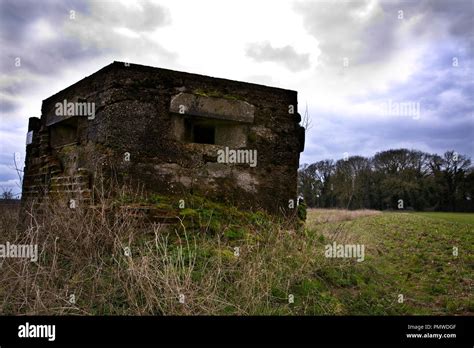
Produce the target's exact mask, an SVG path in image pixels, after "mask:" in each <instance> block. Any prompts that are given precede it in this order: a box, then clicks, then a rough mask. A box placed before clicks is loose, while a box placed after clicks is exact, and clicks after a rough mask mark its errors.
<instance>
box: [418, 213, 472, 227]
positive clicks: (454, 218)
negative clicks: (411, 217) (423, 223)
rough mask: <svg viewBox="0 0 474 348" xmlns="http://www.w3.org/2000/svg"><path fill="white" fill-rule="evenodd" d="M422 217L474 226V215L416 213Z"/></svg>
mask: <svg viewBox="0 0 474 348" xmlns="http://www.w3.org/2000/svg"><path fill="white" fill-rule="evenodd" d="M414 214H416V215H420V216H426V217H429V218H433V219H443V220H446V221H451V222H455V223H465V224H470V225H473V226H474V213H444V212H430V213H425V212H416V213H414Z"/></svg>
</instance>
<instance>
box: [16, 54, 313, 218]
mask: <svg viewBox="0 0 474 348" xmlns="http://www.w3.org/2000/svg"><path fill="white" fill-rule="evenodd" d="M64 100H67V101H68V102H87V103H94V104H95V117H94V118H93V119H90V118H88V117H84V116H76V117H72V118H69V119H68V120H67V121H65V119H66V118H67V117H64V116H56V115H55V109H56V103H58V102H59V103H61V102H63V101H64ZM291 111H293V113H291ZM35 122H36V123H35ZM299 122H300V117H299V114H298V113H297V94H296V92H294V91H289V90H283V89H278V88H271V87H266V86H260V85H255V84H249V83H243V82H237V81H231V80H225V79H216V78H212V77H208V76H201V75H195V74H189V73H182V72H176V71H171V70H165V69H157V68H152V67H145V66H139V65H133V64H131V65H130V66H128V67H127V66H125V64H123V63H117V62H116V63H113V64H111V65H109V66H107V67H105V68H103V69H102V70H100V71H98V72H97V73H95V74H93V75H91V76H89V77H87V78H85V79H83V80H81V81H79V82H78V83H76V84H74V85H72V86H70V87H68V88H66V89H65V90H63V91H61V92H59V93H58V94H55V95H54V96H52V97H50V98H48V99H46V100H45V101H44V102H43V106H42V116H41V125H38V122H37V121H33V123H35V130H34V134H35V136H34V141H33V143H32V144H31V145H28V146H27V159H26V173H25V178H26V176H28V178H30V179H28V180H25V185H24V192H25V193H26V195H25V197H27V196H28V191H29V190H30V186H31V182H32V181H29V180H33V179H32V178H33V176H34V175H38V174H40V173H43V172H45V173H48V175H49V176H50V177H68V178H71V180H76V181H80V182H81V183H85V182H88V183H89V184H88V185H89V187H88V189H89V190H90V188H91V185H92V184H93V178H94V173H95V172H96V171H97V169H98V166H106V167H108V168H109V169H110V168H113V170H114V172H115V173H116V174H117V175H118V178H119V180H120V179H125V178H127V179H128V180H130V179H131V180H132V181H134V182H137V183H138V182H140V183H141V184H143V185H145V187H146V189H147V190H149V191H151V192H157V193H167V194H173V195H177V196H179V195H183V194H185V193H189V192H192V193H199V194H201V195H206V196H208V197H210V198H214V199H218V200H225V201H228V202H231V203H233V204H236V205H239V206H242V207H244V208H248V209H258V208H263V209H266V210H268V211H272V212H276V211H279V209H280V208H287V207H288V200H289V199H296V180H297V168H298V164H299V163H298V162H299V153H300V151H301V150H302V148H303V145H304V143H303V142H304V133H303V132H302V130H301V127H300V126H299ZM30 124H31V122H30ZM66 125H67V127H66ZM68 127H69V128H68ZM71 127H73V128H72V129H74V127H75V129H76V141H75V142H74V143H73V144H67V143H68V141H69V140H70V138H71V134H74V131H73V130H71ZM40 134H41V135H42V137H43V138H40V136H39V135H40ZM209 137H212V138H213V139H214V140H213V144H202V143H196V142H193V138H194V140H196V139H198V138H199V139H201V138H203V139H207V138H209ZM41 139H42V140H43V142H41ZM226 147H228V148H229V149H231V150H238V149H249V150H256V151H257V164H256V166H255V167H251V166H249V164H245V163H241V164H228V163H218V150H224V149H225V148H226ZM39 148H42V149H43V150H42V152H41V151H40V152H41V153H40V152H38V153H35V151H38V149H39ZM126 153H128V154H129V161H128V154H126ZM48 156H49V157H48ZM53 163H55V164H53ZM40 168H43V169H42V170H43V172H41V171H40ZM53 172H54V173H53ZM78 173H80V178H79V179H77V178H76V179H74V178H75V176H77V175H78ZM84 173H88V176H89V178H90V180H89V181H87V180H85V179H84ZM41 175H44V173H43V174H41ZM61 180H63V181H64V180H66V179H59V180H58V179H53V181H55V182H56V183H57V181H61ZM44 181H45V183H44V184H45V185H46V186H48V185H49V186H50V187H49V189H50V190H51V185H52V182H51V179H49V182H48V179H45V180H44ZM81 185H82V186H78V187H80V189H81V190H82V191H83V192H85V193H87V191H86V188H85V186H84V185H83V184H81ZM87 196H88V194H86V197H87Z"/></svg>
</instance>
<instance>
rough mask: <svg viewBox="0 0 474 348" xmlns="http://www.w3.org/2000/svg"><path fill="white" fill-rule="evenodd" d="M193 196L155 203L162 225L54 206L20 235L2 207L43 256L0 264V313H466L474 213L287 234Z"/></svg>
mask: <svg viewBox="0 0 474 348" xmlns="http://www.w3.org/2000/svg"><path fill="white" fill-rule="evenodd" d="M193 199H194V200H190V201H189V204H188V203H187V208H186V209H183V210H178V209H177V208H172V207H171V205H170V202H169V201H167V200H166V199H165V198H162V197H155V198H154V204H157V205H158V206H159V207H160V209H168V210H169V212H170V214H171V213H174V214H176V213H177V212H178V214H179V221H180V222H179V224H175V225H169V226H162V225H155V224H152V225H151V224H140V223H139V221H138V220H137V219H136V217H135V216H134V215H127V213H126V212H125V213H124V212H123V211H116V212H115V214H117V215H111V216H109V215H107V216H106V215H104V213H103V212H104V211H105V209H97V210H84V211H82V210H64V209H63V208H62V207H58V208H54V207H51V209H52V210H51V211H45V213H44V214H46V218H45V219H44V220H43V221H41V222H37V225H35V226H33V227H34V228H30V229H28V230H27V233H26V234H25V233H22V234H19V233H17V230H16V229H15V228H14V226H15V225H16V224H17V222H18V214H16V213H15V211H13V210H11V211H7V210H6V209H3V210H0V235H2V236H3V239H4V240H8V241H10V242H12V243H15V242H16V243H17V244H25V243H27V242H28V241H30V240H35V241H37V243H38V245H39V246H40V248H41V249H40V257H39V260H38V262H30V260H28V259H23V258H7V259H0V267H1V268H2V273H1V275H0V314H3V315H5V314H14V315H18V314H38V315H64V314H86V315H421V314H432V315H472V314H474V298H473V292H472V289H473V285H474V282H473V274H474V253H473V252H472V251H473V250H472V249H473V245H474V233H473V232H474V224H473V223H472V222H473V215H472V214H448V213H399V212H391V213H381V212H378V211H370V210H360V211H347V210H323V209H309V210H308V211H307V221H306V224H305V225H304V226H300V227H299V228H298V229H295V228H294V225H291V224H290V225H288V224H286V223H285V221H277V220H275V218H274V217H273V218H272V217H271V216H268V215H266V214H264V213H261V212H257V213H252V212H243V211H239V210H237V209H236V208H234V207H228V206H223V205H220V204H217V203H213V202H208V201H206V200H205V199H202V198H198V197H195V198H193ZM155 201H156V202H155ZM58 236H59V238H58ZM333 242H336V243H337V244H344V245H347V244H356V245H363V246H364V248H365V250H364V251H365V255H364V260H363V261H362V262H357V260H356V259H355V258H351V257H346V258H328V257H326V255H325V249H326V247H327V246H328V245H332V243H333ZM125 248H129V250H130V251H131V254H129V255H127V254H126V253H125V252H124V250H125ZM71 293H72V294H75V296H76V302H75V303H74V304H71V303H70V302H69V300H68V299H69V295H70V294H71ZM180 296H184V298H185V301H184V303H181V302H179V298H180Z"/></svg>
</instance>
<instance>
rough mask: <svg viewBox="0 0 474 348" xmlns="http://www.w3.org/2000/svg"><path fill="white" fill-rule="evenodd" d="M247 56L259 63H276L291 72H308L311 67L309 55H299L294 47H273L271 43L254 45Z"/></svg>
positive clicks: (248, 50)
mask: <svg viewBox="0 0 474 348" xmlns="http://www.w3.org/2000/svg"><path fill="white" fill-rule="evenodd" d="M246 54H247V56H248V57H251V58H253V59H254V60H256V61H257V62H274V63H279V64H281V65H283V66H285V67H286V68H287V69H289V70H290V71H295V72H296V71H301V70H306V69H308V68H309V67H310V62H309V54H299V53H298V52H296V50H295V49H294V48H293V47H292V46H289V45H287V46H284V47H273V46H272V45H271V44H270V43H269V42H260V43H252V44H250V45H248V46H247V49H246Z"/></svg>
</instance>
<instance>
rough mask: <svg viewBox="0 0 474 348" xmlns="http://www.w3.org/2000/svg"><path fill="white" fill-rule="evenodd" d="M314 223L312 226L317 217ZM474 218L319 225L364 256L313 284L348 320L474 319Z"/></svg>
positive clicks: (398, 216) (338, 263) (392, 218)
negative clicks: (365, 316) (394, 317)
mask: <svg viewBox="0 0 474 348" xmlns="http://www.w3.org/2000/svg"><path fill="white" fill-rule="evenodd" d="M308 216H309V223H310V226H311V220H312V219H318V218H319V217H318V216H319V213H318V211H312V210H310V211H309V214H308ZM473 216H474V215H473V214H449V213H426V214H425V213H415V214H407V213H382V214H377V215H373V216H366V217H359V218H356V219H354V220H351V221H342V222H335V223H330V224H328V223H325V224H316V225H313V226H311V227H310V231H312V233H317V234H320V235H321V236H323V237H321V238H324V240H329V241H331V242H332V241H333V240H336V241H338V242H339V243H351V244H357V243H360V244H364V245H365V247H366V250H365V253H366V255H365V261H364V262H360V263H357V262H355V261H353V260H350V261H348V260H341V259H326V260H324V261H323V262H324V263H323V266H322V267H321V270H320V272H321V273H316V274H317V275H318V276H317V277H315V278H312V279H309V280H308V281H309V282H315V283H318V284H324V285H325V287H324V289H325V291H326V292H327V293H328V294H329V295H330V296H331V297H332V298H333V299H334V301H337V302H338V303H339V306H338V307H337V308H339V309H340V312H341V313H343V314H434V315H443V314H468V313H470V314H472V313H473V311H474V301H473V300H474V297H473V294H472V286H473V284H474V283H473V274H474V272H473V271H474V262H473V261H474V256H473V246H474V233H473V232H474V227H473V222H474V220H473ZM334 231H338V232H337V233H334ZM456 248H457V256H456V255H455V254H456V252H455V251H456ZM399 295H403V301H399V300H401V297H400V296H399ZM314 296H316V291H315V293H314ZM400 302H401V303H400Z"/></svg>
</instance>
